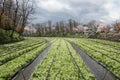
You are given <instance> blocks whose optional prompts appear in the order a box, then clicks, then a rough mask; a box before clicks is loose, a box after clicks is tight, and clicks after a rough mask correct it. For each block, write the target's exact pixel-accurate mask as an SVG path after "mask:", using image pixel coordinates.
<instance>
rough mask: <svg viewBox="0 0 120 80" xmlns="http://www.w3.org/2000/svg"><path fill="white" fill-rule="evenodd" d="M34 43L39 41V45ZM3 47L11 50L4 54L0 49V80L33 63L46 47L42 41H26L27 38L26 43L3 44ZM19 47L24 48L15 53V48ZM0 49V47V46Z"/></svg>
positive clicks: (4, 79) (36, 39)
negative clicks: (13, 48)
mask: <svg viewBox="0 0 120 80" xmlns="http://www.w3.org/2000/svg"><path fill="white" fill-rule="evenodd" d="M36 41H39V43H38V42H37V44H36ZM25 42H26V43H25ZM41 42H43V43H41ZM31 43H32V45H31ZM33 43H34V44H33ZM24 44H25V45H26V46H25V45H24ZM28 45H29V47H28ZM4 46H6V47H9V48H10V49H11V50H9V49H8V50H7V52H8V53H4V51H2V49H0V50H1V51H0V55H1V56H0V57H1V58H0V64H2V65H0V79H2V80H7V79H8V78H9V77H10V76H12V75H13V74H14V73H15V72H16V71H17V70H19V69H20V68H22V67H23V66H25V65H27V64H29V63H30V62H31V61H33V60H34V59H35V58H36V57H37V56H38V55H39V54H40V52H41V51H43V49H45V48H46V46H47V45H46V43H45V42H44V41H43V40H42V39H38V38H35V39H31V38H29V39H28V38H27V40H26V41H23V42H18V43H14V44H9V45H8V44H5V45H4ZM13 46H15V47H16V49H15V50H14V51H12V47H13ZM17 46H18V47H17ZM19 46H21V47H23V46H25V47H23V49H22V50H20V49H19V51H17V48H19ZM0 47H2V45H1V46H0ZM9 52H10V53H9ZM4 62H5V64H4Z"/></svg>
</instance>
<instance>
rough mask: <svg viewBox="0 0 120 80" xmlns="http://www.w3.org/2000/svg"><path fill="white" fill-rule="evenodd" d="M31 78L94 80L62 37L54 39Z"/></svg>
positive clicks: (37, 79) (34, 79) (41, 79)
mask: <svg viewBox="0 0 120 80" xmlns="http://www.w3.org/2000/svg"><path fill="white" fill-rule="evenodd" d="M31 80H95V77H94V75H93V74H92V73H91V72H90V70H89V69H88V67H87V66H86V65H85V63H84V62H83V60H82V59H81V57H80V56H79V55H78V54H77V53H76V52H75V50H74V49H73V48H72V46H71V45H70V44H69V43H68V42H67V41H65V40H63V39H60V38H59V39H55V41H54V42H53V43H52V44H51V48H50V50H49V52H48V54H47V56H46V57H45V58H44V59H43V60H42V62H41V63H40V64H39V65H38V67H36V70H35V72H34V73H33V74H32V76H31Z"/></svg>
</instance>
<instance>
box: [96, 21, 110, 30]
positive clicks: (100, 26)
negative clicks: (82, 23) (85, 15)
mask: <svg viewBox="0 0 120 80" xmlns="http://www.w3.org/2000/svg"><path fill="white" fill-rule="evenodd" d="M109 28H110V27H109V26H108V25H107V24H104V23H99V24H98V28H97V32H105V31H106V30H109Z"/></svg>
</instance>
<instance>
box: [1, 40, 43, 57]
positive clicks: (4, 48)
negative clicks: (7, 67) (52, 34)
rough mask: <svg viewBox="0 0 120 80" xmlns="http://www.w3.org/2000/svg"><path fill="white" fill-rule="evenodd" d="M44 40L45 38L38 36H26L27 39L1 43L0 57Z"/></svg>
mask: <svg viewBox="0 0 120 80" xmlns="http://www.w3.org/2000/svg"><path fill="white" fill-rule="evenodd" d="M43 41H44V40H42V39H37V38H26V39H25V40H23V41H20V42H16V43H11V44H4V45H0V57H2V56H4V55H7V54H10V53H13V52H16V51H19V50H22V49H25V48H26V47H31V46H34V45H36V44H39V43H41V42H43Z"/></svg>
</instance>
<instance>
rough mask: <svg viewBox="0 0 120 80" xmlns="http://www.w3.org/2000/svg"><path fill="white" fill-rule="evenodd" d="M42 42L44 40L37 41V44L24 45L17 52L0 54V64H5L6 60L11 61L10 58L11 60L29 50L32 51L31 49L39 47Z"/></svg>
mask: <svg viewBox="0 0 120 80" xmlns="http://www.w3.org/2000/svg"><path fill="white" fill-rule="evenodd" d="M43 44H45V42H43V43H38V44H36V45H34V46H31V47H26V48H25V49H22V50H19V51H17V52H13V53H10V54H7V55H5V56H2V57H1V58H0V66H1V65H3V64H5V63H7V62H9V61H11V60H13V59H15V58H17V57H19V56H21V55H24V54H26V53H27V52H29V51H32V50H33V49H35V48H37V47H40V46H41V45H43Z"/></svg>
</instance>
